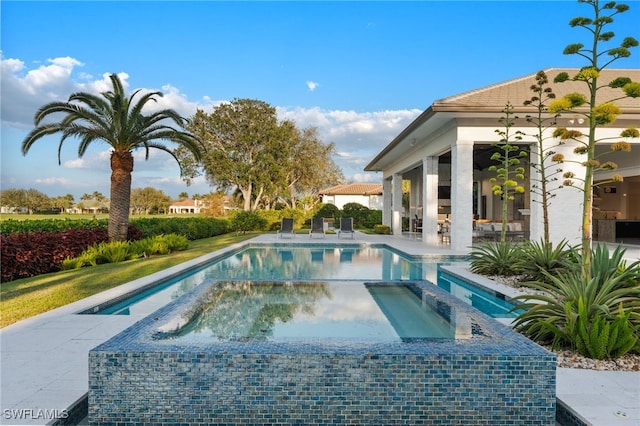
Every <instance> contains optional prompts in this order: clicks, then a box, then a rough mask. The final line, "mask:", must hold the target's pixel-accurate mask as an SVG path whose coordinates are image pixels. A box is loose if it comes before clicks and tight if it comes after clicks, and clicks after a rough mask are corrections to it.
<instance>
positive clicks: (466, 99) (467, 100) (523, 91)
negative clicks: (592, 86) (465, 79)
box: [432, 68, 640, 112]
mask: <svg viewBox="0 0 640 426" xmlns="http://www.w3.org/2000/svg"><path fill="white" fill-rule="evenodd" d="M544 72H545V74H547V77H548V79H549V84H548V87H551V89H552V90H553V93H555V95H556V98H561V97H563V96H564V95H566V94H569V93H585V90H586V85H585V83H584V82H582V81H573V80H569V81H566V82H564V83H553V79H554V78H555V77H556V76H557V75H558V74H559V73H561V72H566V73H568V74H569V76H570V77H573V76H574V75H575V74H576V73H577V72H578V69H577V68H547V69H545V70H544ZM536 74H537V71H536V72H535V73H533V74H529V75H526V76H523V77H519V78H515V79H512V80H507V81H503V82H500V83H497V84H493V85H490V86H485V87H481V88H479V89H474V90H471V91H468V92H464V93H460V94H457V95H453V96H449V97H447V98H444V99H439V100H436V101H435V102H434V103H433V105H432V108H433V110H434V111H494V110H499V111H501V110H502V109H503V108H504V106H505V105H506V104H507V102H511V104H512V105H513V106H514V109H516V110H518V109H520V110H527V109H532V108H533V107H529V108H525V107H524V106H523V105H522V104H523V102H524V101H525V100H528V99H531V97H532V96H533V95H534V93H533V92H532V91H531V86H532V85H533V84H535V82H536V80H535V77H536ZM617 77H629V78H630V79H631V80H632V81H636V82H638V81H640V69H605V70H602V71H601V74H600V77H599V79H598V83H599V85H600V86H604V85H606V84H607V83H609V82H610V81H611V80H613V79H615V78H617ZM620 93H621V91H620V89H611V88H608V87H605V88H603V89H601V90H599V91H598V97H599V99H600V102H604V101H606V100H608V99H616V98H618V97H619V96H620ZM615 102H616V105H618V106H619V107H620V108H622V110H623V112H624V111H628V112H631V111H629V110H630V109H631V110H636V111H640V100H638V99H637V98H636V99H633V98H625V99H619V100H616V101H615Z"/></svg>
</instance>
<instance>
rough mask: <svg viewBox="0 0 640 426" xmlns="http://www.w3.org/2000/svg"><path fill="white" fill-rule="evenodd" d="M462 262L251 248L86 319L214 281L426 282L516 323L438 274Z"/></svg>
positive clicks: (385, 253)
mask: <svg viewBox="0 0 640 426" xmlns="http://www.w3.org/2000/svg"><path fill="white" fill-rule="evenodd" d="M463 260H464V258H460V257H447V256H429V257H423V256H408V255H406V254H404V253H402V252H399V251H397V250H394V249H391V248H389V247H388V246H385V245H382V244H374V245H360V244H341V245H331V244H322V245H319V244H300V243H298V244H295V245H293V244H270V245H248V246H245V247H244V248H241V249H238V250H236V251H234V252H231V253H228V254H226V255H224V256H222V257H220V258H217V259H214V260H212V261H211V262H210V263H208V264H206V265H204V266H201V267H199V268H196V269H194V270H191V271H188V272H186V273H185V274H183V275H180V276H177V277H175V278H172V279H170V280H166V281H164V282H160V283H157V284H154V285H153V286H151V287H149V288H146V289H142V290H141V291H140V292H138V293H137V294H131V295H127V296H126V297H123V298H120V299H118V300H114V301H111V302H109V303H106V304H103V305H101V306H96V307H93V308H91V309H89V310H87V311H85V312H82V313H87V314H103V315H148V314H150V313H152V312H154V311H155V310H157V309H159V308H161V307H162V306H165V305H166V304H168V303H170V302H171V301H173V300H175V299H177V298H178V297H180V296H181V295H183V294H185V293H188V292H189V291H191V290H193V289H194V288H196V287H197V286H199V285H200V284H202V283H205V282H208V281H211V280H237V281H245V280H253V281H265V280H267V281H273V280H278V281H322V282H330V281H342V282H346V281H383V280H384V281H413V280H426V281H430V282H432V283H436V284H437V285H438V286H439V287H441V288H443V289H445V290H446V291H448V292H449V293H451V294H453V295H454V296H456V297H458V298H459V299H461V300H464V301H465V302H467V303H469V304H470V305H472V306H473V307H475V308H476V309H479V310H480V311H482V312H484V313H486V314H488V315H490V316H492V317H494V318H513V317H514V314H513V313H511V312H510V310H511V308H512V306H513V305H512V304H511V303H509V302H508V301H506V300H505V298H504V297H503V296H501V295H499V294H494V293H491V292H488V291H484V290H483V289H482V288H479V287H474V286H471V285H469V284H468V283H466V282H464V281H463V280H461V279H459V278H457V277H455V276H453V275H449V274H443V273H441V272H440V270H439V265H441V264H451V263H455V262H460V261H463Z"/></svg>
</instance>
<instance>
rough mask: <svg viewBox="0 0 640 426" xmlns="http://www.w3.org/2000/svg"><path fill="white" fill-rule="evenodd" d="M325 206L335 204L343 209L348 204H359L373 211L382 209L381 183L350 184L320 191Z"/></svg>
mask: <svg viewBox="0 0 640 426" xmlns="http://www.w3.org/2000/svg"><path fill="white" fill-rule="evenodd" d="M320 197H321V198H322V202H323V203H325V204H333V205H335V206H336V207H338V208H339V209H342V208H343V207H344V205H345V204H347V203H358V204H362V205H363V206H365V207H368V208H370V209H372V210H381V209H382V184H381V183H350V184H346V185H336V186H332V187H331V188H327V189H323V190H322V191H320Z"/></svg>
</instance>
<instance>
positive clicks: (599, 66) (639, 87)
mask: <svg viewBox="0 0 640 426" xmlns="http://www.w3.org/2000/svg"><path fill="white" fill-rule="evenodd" d="M579 2H580V3H586V4H588V5H589V6H591V7H592V9H593V18H587V17H581V16H579V17H576V18H574V19H572V20H571V21H570V22H569V25H570V26H571V27H580V28H584V29H586V30H587V31H588V33H589V35H590V37H591V40H589V41H588V43H587V45H586V46H585V45H584V44H582V43H573V44H570V45H568V46H567V47H565V49H564V52H563V53H564V54H565V55H578V56H581V57H583V58H585V59H586V60H587V65H586V66H584V67H581V68H580V70H579V71H578V73H577V74H576V75H574V76H573V77H570V76H569V75H568V74H567V73H566V72H563V73H560V74H558V75H557V76H556V78H555V79H554V82H556V83H562V82H565V81H569V80H573V81H577V82H580V83H584V84H586V85H587V89H588V96H587V97H585V96H584V95H583V94H581V93H569V94H567V95H566V96H564V97H563V98H561V99H556V100H554V101H553V102H551V103H550V104H549V106H548V111H549V112H550V113H551V114H557V113H562V112H570V111H571V112H573V113H574V114H577V115H581V116H583V117H584V119H582V120H578V122H580V123H582V122H584V123H585V126H586V127H587V133H586V134H585V133H583V132H582V131H580V130H576V129H567V128H564V127H559V128H557V129H556V131H555V132H554V136H555V137H558V138H560V140H561V141H564V142H567V141H573V142H574V143H575V144H576V146H577V147H576V149H575V150H574V152H575V153H577V154H584V155H586V159H585V160H584V161H579V162H578V163H580V164H582V165H583V166H584V170H585V172H584V176H583V177H578V176H576V175H575V174H574V173H573V172H566V173H565V174H564V177H565V181H564V183H563V184H564V185H565V186H576V185H577V186H576V187H577V188H578V189H580V190H581V191H582V192H583V202H582V273H583V275H584V277H585V281H587V282H588V281H590V278H591V211H592V206H593V188H594V182H593V174H594V172H596V171H598V170H609V171H611V170H615V169H616V168H617V165H616V164H615V163H613V162H611V161H607V162H604V163H602V162H601V161H600V160H599V158H598V157H600V156H601V155H606V154H608V152H605V153H603V154H601V155H599V156H596V144H597V143H598V142H603V141H605V140H609V141H612V140H617V141H616V142H614V143H613V144H612V145H611V151H609V152H613V151H630V150H631V145H630V144H629V143H627V142H625V141H624V140H620V138H622V139H624V138H637V137H639V136H640V132H638V129H637V128H635V127H629V128H627V129H625V130H623V131H622V132H621V134H620V137H619V138H611V137H604V138H597V137H596V129H597V128H598V127H602V126H606V125H608V124H611V123H613V122H614V121H615V120H616V117H617V115H619V114H620V113H621V111H620V108H619V107H618V106H617V105H616V104H615V103H614V102H615V101H616V100H619V99H622V98H627V97H630V98H637V97H640V83H639V82H632V81H631V79H630V78H628V77H624V76H621V77H618V78H616V79H613V80H611V81H610V82H608V84H602V83H601V82H600V81H599V80H598V79H599V77H600V73H601V71H602V70H603V69H605V68H606V67H608V66H610V65H611V64H612V63H613V62H615V61H617V60H618V59H622V58H627V57H629V56H631V52H630V51H629V49H631V48H633V47H637V46H638V41H637V40H636V39H634V38H633V37H625V38H624V40H622V43H620V45H619V46H617V47H612V48H609V49H605V50H601V45H602V44H603V43H606V42H609V41H610V40H612V39H613V38H614V37H615V34H614V33H613V32H612V31H605V27H607V26H608V25H609V24H611V23H613V17H614V16H616V15H618V14H620V13H623V12H626V11H627V10H629V6H628V5H626V4H617V3H616V2H615V1H607V2H606V3H604V4H601V3H600V2H599V1H598V0H579ZM603 89H605V90H610V89H621V92H620V96H619V97H617V98H611V99H602V96H598V93H602V90H603ZM554 159H555V161H558V162H563V161H564V157H562V156H561V155H557V156H554ZM622 179H623V178H622V176H621V175H619V174H616V175H613V176H612V178H611V179H610V180H607V181H601V182H599V184H605V183H610V182H621V181H622ZM576 181H577V182H579V183H578V184H577V183H576Z"/></svg>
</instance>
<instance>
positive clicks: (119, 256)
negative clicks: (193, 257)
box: [62, 234, 189, 270]
mask: <svg viewBox="0 0 640 426" xmlns="http://www.w3.org/2000/svg"><path fill="white" fill-rule="evenodd" d="M188 247H189V240H188V239H187V237H185V236H183V235H176V234H167V235H156V236H154V237H150V238H145V239H143V240H138V241H132V242H126V241H110V242H102V243H99V244H94V245H92V246H91V247H89V248H87V249H86V250H84V251H83V252H82V253H80V254H79V255H78V256H76V257H69V258H66V259H65V260H64V261H63V262H62V269H63V270H67V269H78V268H82V267H85V266H96V265H100V264H103V263H117V262H123V261H125V260H132V259H137V258H139V257H148V256H153V255H161V254H169V253H171V252H172V251H181V250H186V249H187V248H188Z"/></svg>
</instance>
